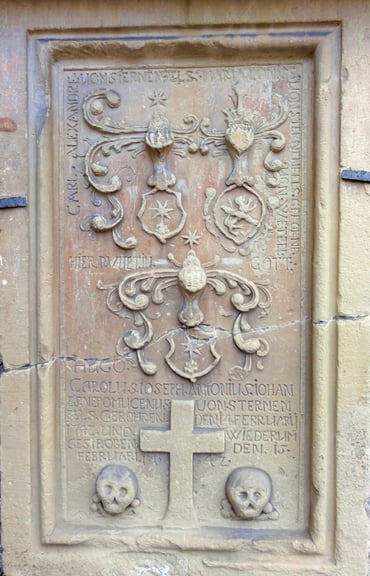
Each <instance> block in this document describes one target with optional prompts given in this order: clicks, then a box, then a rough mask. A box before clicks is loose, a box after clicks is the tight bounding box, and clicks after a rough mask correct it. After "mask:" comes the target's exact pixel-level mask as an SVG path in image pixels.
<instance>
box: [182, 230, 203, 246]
mask: <svg viewBox="0 0 370 576" xmlns="http://www.w3.org/2000/svg"><path fill="white" fill-rule="evenodd" d="M201 237H202V236H201V235H199V234H197V231H196V230H189V233H188V234H185V235H184V236H181V238H183V239H184V240H185V242H184V245H185V246H186V245H189V246H190V248H193V247H194V244H199V240H200V239H201Z"/></svg>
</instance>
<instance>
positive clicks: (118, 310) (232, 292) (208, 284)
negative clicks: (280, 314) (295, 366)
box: [98, 250, 272, 383]
mask: <svg viewBox="0 0 370 576" xmlns="http://www.w3.org/2000/svg"><path fill="white" fill-rule="evenodd" d="M168 260H169V261H170V262H171V263H173V264H174V265H175V267H174V268H163V269H156V268H154V269H151V270H147V271H142V272H134V273H131V274H128V275H126V276H125V277H124V278H123V279H122V280H121V281H120V282H119V283H117V284H114V285H110V286H104V285H103V284H99V285H98V287H99V288H101V289H103V290H107V306H108V308H109V310H111V311H112V312H113V313H114V314H116V315H117V316H119V317H121V318H122V317H123V314H122V312H123V310H126V311H128V312H129V313H130V317H131V324H132V328H130V329H128V330H126V331H125V332H124V333H123V335H122V337H121V338H120V339H119V341H118V343H117V353H118V354H120V353H121V354H123V351H127V348H128V349H130V350H132V351H135V353H136V355H137V360H138V364H139V365H140V367H141V369H142V371H143V372H144V373H145V374H147V375H153V374H155V373H156V372H157V369H158V368H157V365H156V363H155V362H153V361H150V360H148V359H147V358H146V354H145V352H146V348H147V347H148V345H149V344H152V343H153V340H154V335H155V330H154V327H153V320H152V319H151V318H150V317H149V314H148V309H149V307H150V305H151V304H154V305H157V306H161V305H162V304H163V303H164V300H165V292H166V291H167V290H170V289H171V290H172V289H175V290H177V291H178V292H179V293H180V295H181V297H182V303H181V306H180V307H179V309H178V314H177V318H178V322H179V324H178V325H177V326H174V327H173V329H170V330H169V331H168V332H167V341H168V343H169V351H168V353H167V354H166V356H165V361H166V363H167V365H168V366H169V367H170V368H171V370H172V371H173V372H175V373H176V374H177V375H179V376H181V377H183V378H185V379H188V380H190V381H191V382H193V383H195V382H196V381H197V379H198V378H200V377H202V376H204V375H205V374H208V373H209V372H211V371H212V370H213V369H214V368H215V367H216V366H217V365H218V363H219V362H220V359H221V356H220V354H219V352H218V351H217V348H216V346H217V329H215V328H213V327H212V326H211V325H210V323H209V322H207V321H206V319H205V315H204V312H203V311H202V308H201V299H202V295H203V293H204V292H205V291H206V290H208V289H211V290H213V291H214V293H215V294H216V295H217V296H220V297H228V298H229V301H230V303H231V305H232V307H233V309H234V310H235V316H236V317H235V320H234V323H233V327H232V337H233V342H234V344H235V346H236V347H237V348H238V349H239V350H240V351H241V352H242V353H243V354H244V355H245V360H244V365H243V369H244V371H245V372H247V373H248V372H249V371H250V370H251V369H252V367H253V363H252V358H253V357H254V356H255V357H256V358H257V365H258V366H257V367H258V368H262V366H261V364H260V360H261V357H263V356H266V355H267V354H268V351H269V346H268V343H267V341H266V340H264V339H262V338H260V339H256V338H255V337H254V336H253V330H252V328H251V326H250V324H249V322H248V315H249V313H250V312H251V311H254V310H257V309H258V310H259V311H260V313H261V314H262V315H264V314H267V313H268V311H269V309H270V306H271V302H272V299H271V293H270V291H269V289H268V288H267V286H265V285H263V284H262V283H255V282H252V281H251V280H248V279H246V278H243V277H242V276H240V275H238V274H235V273H233V272H230V271H228V270H223V269H219V268H215V267H214V266H215V265H216V263H213V264H208V265H202V264H201V262H200V260H199V258H198V256H197V255H196V253H195V251H194V250H189V251H188V253H187V255H186V256H185V257H184V259H183V260H182V262H177V260H176V258H175V257H174V256H173V255H172V254H168ZM126 323H127V322H126V320H125V324H126ZM200 351H202V353H200Z"/></svg>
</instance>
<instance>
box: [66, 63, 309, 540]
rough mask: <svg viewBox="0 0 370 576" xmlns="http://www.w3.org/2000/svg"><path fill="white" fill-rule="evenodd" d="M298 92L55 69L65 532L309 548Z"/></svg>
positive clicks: (206, 75)
mask: <svg viewBox="0 0 370 576" xmlns="http://www.w3.org/2000/svg"><path fill="white" fill-rule="evenodd" d="M305 74H306V76H307V71H305V68H304V66H303V65H302V63H300V62H297V63H289V64H286V65H285V64H284V65H282V64H281V65H280V64H274V65H268V64H263V65H261V66H260V65H256V64H254V65H250V66H244V65H243V66H226V65H225V66H221V67H220V68H207V67H202V66H199V68H196V69H194V70H193V69H186V68H184V69H183V68H179V69H169V68H166V67H163V68H161V67H155V68H153V69H150V70H149V69H148V70H146V69H145V70H144V69H141V68H128V69H127V70H125V69H124V68H122V69H121V68H120V69H118V68H117V69H108V68H102V69H97V70H85V69H80V68H79V67H78V65H76V66H75V65H73V66H71V67H67V68H66V69H65V70H64V72H63V74H62V83H63V86H64V90H65V99H64V117H65V119H66V122H67V123H69V124H71V123H72V121H73V122H74V124H73V125H75V126H77V127H78V128H76V131H75V132H73V133H72V131H71V130H69V131H68V130H67V131H66V138H65V144H64V145H63V146H62V148H61V154H62V156H63V157H64V158H65V159H66V162H65V165H64V166H63V170H64V172H63V182H64V183H63V186H64V188H63V189H64V190H65V194H64V196H63V197H62V198H61V206H62V208H61V210H62V213H63V218H66V220H65V225H64V227H63V228H62V232H61V245H62V246H63V250H65V252H63V254H62V256H61V258H62V260H63V267H62V268H63V274H62V275H61V283H62V294H63V296H62V298H61V301H60V314H61V328H60V340H61V342H62V350H61V356H62V357H63V358H66V359H67V360H66V361H65V362H63V363H62V364H61V367H60V370H59V379H60V381H61V382H62V383H64V384H65V386H64V388H63V387H62V388H63V389H62V391H61V402H62V405H63V406H64V407H65V408H63V409H64V410H65V419H66V428H65V430H63V433H62V434H61V437H62V439H63V440H62V442H63V458H64V459H65V463H66V465H65V468H66V478H68V484H67V488H66V489H65V499H66V518H67V519H71V518H75V516H74V512H73V510H74V507H75V504H74V503H75V502H77V500H78V499H79V498H82V500H81V504H79V506H80V508H81V513H80V514H81V520H79V521H80V523H81V525H86V526H89V527H90V528H91V529H95V528H94V527H96V526H98V525H103V524H104V525H107V526H111V525H113V524H112V523H114V526H115V530H118V531H119V530H121V529H122V530H131V529H134V528H135V527H140V526H141V527H142V526H147V527H149V528H150V530H154V531H155V530H157V529H158V528H159V529H160V530H164V531H166V530H169V531H173V530H174V531H176V530H187V531H188V532H189V533H190V532H191V531H193V530H199V531H200V532H202V530H204V529H205V527H207V526H208V527H210V526H218V527H223V529H225V530H230V531H232V530H234V529H235V526H236V523H238V526H240V530H241V531H246V533H247V532H248V530H250V529H251V528H250V527H251V526H252V529H253V521H260V520H265V521H266V522H264V523H263V526H266V527H268V529H269V530H270V529H271V530H280V529H282V530H296V529H297V530H304V527H305V526H306V524H307V505H306V499H305V498H306V497H305V492H304V488H305V486H306V481H307V471H306V468H305V455H304V450H305V446H304V442H305V440H304V437H305V436H304V435H305V433H304V428H305V425H306V424H305V416H304V414H305V411H304V405H305V394H306V392H305V382H306V368H305V367H302V362H301V358H302V355H303V353H304V349H305V346H306V335H307V334H308V331H307V330H306V319H307V318H308V307H307V302H306V300H305V298H306V297H305V295H304V294H305V293H304V292H303V291H302V290H303V288H302V287H303V286H304V285H305V283H306V282H307V275H306V264H307V250H308V247H307V246H308V244H307V246H306V245H302V242H301V232H302V226H305V223H304V221H303V220H302V212H301V206H302V202H303V199H304V201H305V202H306V201H307V198H306V189H305V187H304V184H303V183H302V160H301V156H300V154H301V148H302V146H303V141H304V138H303V136H302V98H303V80H302V78H303V77H305V78H306V76H305ZM305 81H306V80H305ZM210 86H211V88H210ZM63 210H64V211H65V214H67V216H66V217H65V215H64V212H63ZM302 222H303V224H302ZM297 319H298V320H297ZM76 334H77V335H78V337H77V340H78V344H76V341H75V343H74V344H73V346H72V342H73V341H74V340H76V337H75V336H73V335H76ZM70 342H71V344H70ZM286 355H287V357H288V361H287V360H286V357H285V356H286ZM302 446H303V450H302V449H301V448H302ZM246 462H247V464H248V465H247V466H246ZM81 470H83V471H84V472H85V473H84V474H81V473H80V471H81ZM265 470H268V471H269V473H268V474H267V472H265ZM85 478H90V484H88V485H87V484H86V482H85ZM94 479H97V481H96V488H95V490H96V491H95V493H94V494H93V497H92V501H91V493H92V490H93V489H94V488H93V485H94V482H95V480H94ZM233 479H234V480H235V482H234V480H233ZM287 481H289V482H290V484H291V485H292V490H293V492H294V494H295V496H294V498H293V499H291V501H290V502H289V503H288V502H285V501H284V499H283V498H282V494H283V490H284V487H285V485H286V482H287ZM125 482H126V483H128V484H129V485H130V489H129V487H128V486H126V485H125V486H124V491H118V485H119V484H122V485H123V484H124V483H125ZM138 482H139V483H140V506H138V503H139V497H138ZM272 482H273V485H274V492H273V495H272ZM225 485H226V488H225ZM108 492H109V493H108ZM123 492H124V498H123V499H122V498H121V496H117V494H118V493H119V494H121V493H122V495H123ZM116 493H117V494H116ZM81 494H82V496H81ZM153 494H155V497H153ZM120 498H121V500H120ZM272 499H273V500H272ZM79 501H80V500H79ZM220 505H221V507H220ZM275 506H276V507H275ZM277 510H278V512H277ZM99 523H100V524H99ZM90 528H89V529H90ZM238 529H239V528H238ZM153 537H154V536H153Z"/></svg>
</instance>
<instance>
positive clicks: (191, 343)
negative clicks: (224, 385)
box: [166, 324, 221, 383]
mask: <svg viewBox="0 0 370 576" xmlns="http://www.w3.org/2000/svg"><path fill="white" fill-rule="evenodd" d="M167 340H168V343H169V345H170V350H169V352H168V353H167V354H166V362H167V364H168V365H169V367H170V368H171V370H173V372H175V373H176V374H178V376H181V377H182V378H186V379H187V380H190V382H193V383H195V382H196V381H197V379H198V378H200V377H201V376H204V375H205V374H209V372H211V371H212V370H213V369H214V368H215V367H216V366H217V364H218V363H219V361H220V358H221V356H220V354H219V353H218V352H217V350H216V340H217V333H216V330H215V329H214V328H212V327H211V326H207V325H202V324H201V325H200V326H197V327H196V328H190V329H189V328H177V329H175V330H171V331H170V332H169V333H168V334H167Z"/></svg>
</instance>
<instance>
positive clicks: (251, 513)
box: [223, 466, 279, 520]
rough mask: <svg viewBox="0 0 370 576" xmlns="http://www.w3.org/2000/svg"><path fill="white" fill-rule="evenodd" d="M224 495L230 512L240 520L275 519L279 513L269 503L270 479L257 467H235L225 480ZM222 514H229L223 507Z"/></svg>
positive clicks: (270, 492) (270, 494)
mask: <svg viewBox="0 0 370 576" xmlns="http://www.w3.org/2000/svg"><path fill="white" fill-rule="evenodd" d="M225 491H226V496H227V500H228V503H229V504H230V506H231V512H232V513H233V514H234V515H235V516H236V517H237V518H241V519H242V520H276V519H277V518H279V513H278V512H277V510H275V508H274V507H273V505H272V503H271V496H272V481H271V478H270V476H269V475H268V474H267V472H265V471H264V470H261V469H259V468H251V467H247V466H245V467H242V468H236V469H235V470H233V471H232V472H231V474H230V475H229V477H228V479H227V482H226V488H225ZM223 514H224V515H225V516H231V515H232V514H230V513H228V511H227V508H226V507H225V503H224V509H223Z"/></svg>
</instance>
